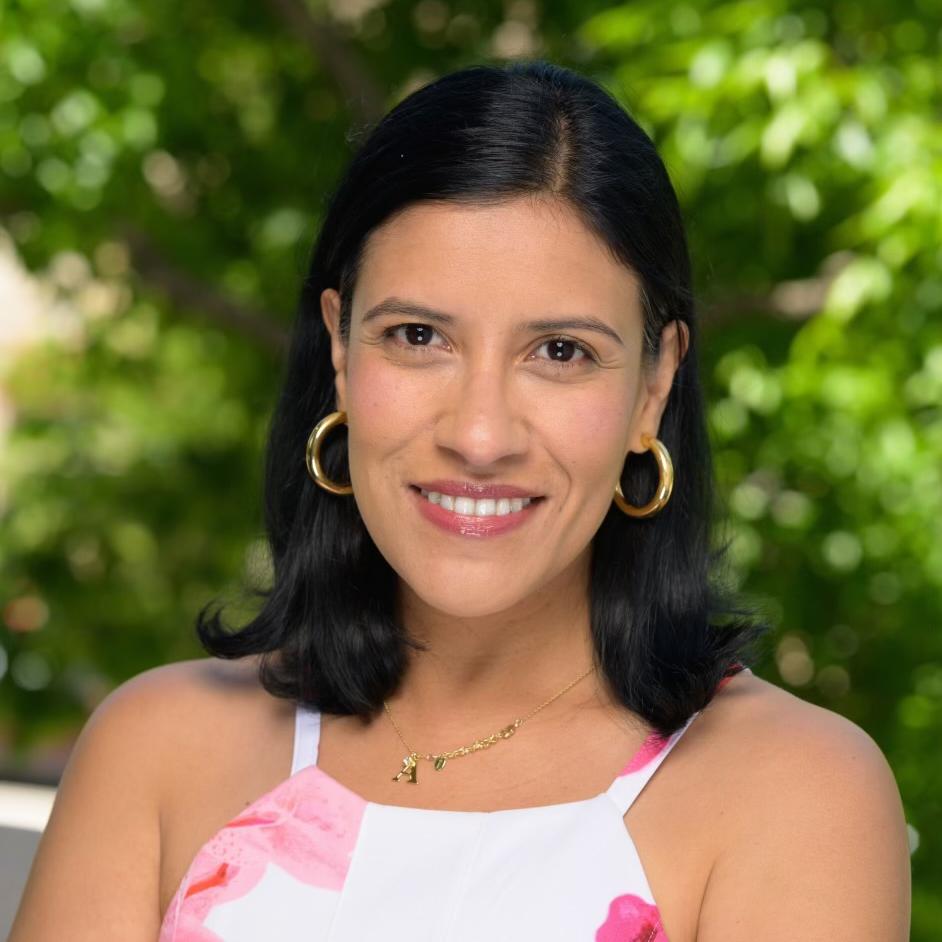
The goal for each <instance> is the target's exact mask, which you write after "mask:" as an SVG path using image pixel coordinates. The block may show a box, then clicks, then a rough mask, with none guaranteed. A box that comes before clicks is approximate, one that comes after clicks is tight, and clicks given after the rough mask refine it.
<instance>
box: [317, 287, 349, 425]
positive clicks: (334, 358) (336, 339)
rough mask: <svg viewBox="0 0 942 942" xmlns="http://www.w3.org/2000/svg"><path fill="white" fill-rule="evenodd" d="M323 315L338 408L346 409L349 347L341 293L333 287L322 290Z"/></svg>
mask: <svg viewBox="0 0 942 942" xmlns="http://www.w3.org/2000/svg"><path fill="white" fill-rule="evenodd" d="M321 316H322V317H323V318H324V324H325V325H326V326H327V331H328V333H329V334H330V361H331V363H332V364H333V366H334V374H335V377H334V385H335V386H336V389H337V408H338V409H340V410H342V411H344V412H345V411H346V408H345V406H344V403H345V402H346V397H347V347H346V345H345V344H344V342H343V339H342V338H341V336H340V294H339V293H338V292H337V291H336V290H334V289H333V288H325V289H324V290H323V291H322V292H321Z"/></svg>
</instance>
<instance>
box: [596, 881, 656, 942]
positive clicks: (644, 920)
mask: <svg viewBox="0 0 942 942" xmlns="http://www.w3.org/2000/svg"><path fill="white" fill-rule="evenodd" d="M595 942H667V936H666V935H665V933H664V929H663V928H662V927H661V916H660V913H658V911H657V907H656V906H655V905H654V904H653V903H648V902H646V901H645V900H643V899H642V898H641V897H640V896H636V895H635V894H634V893H625V894H623V895H622V896H616V897H615V899H613V900H612V901H611V903H610V904H609V907H608V918H607V919H606V920H605V922H604V923H602V925H601V926H599V928H598V930H597V931H596V933H595Z"/></svg>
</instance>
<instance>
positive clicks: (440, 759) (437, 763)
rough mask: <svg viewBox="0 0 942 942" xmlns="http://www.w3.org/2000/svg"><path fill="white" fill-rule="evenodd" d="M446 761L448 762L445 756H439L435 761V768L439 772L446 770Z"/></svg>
mask: <svg viewBox="0 0 942 942" xmlns="http://www.w3.org/2000/svg"><path fill="white" fill-rule="evenodd" d="M445 761H446V760H445V757H444V756H439V757H438V758H437V759H436V760H435V768H436V769H438V770H441V769H443V768H445Z"/></svg>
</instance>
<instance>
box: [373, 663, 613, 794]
mask: <svg viewBox="0 0 942 942" xmlns="http://www.w3.org/2000/svg"><path fill="white" fill-rule="evenodd" d="M594 669H595V665H594V664H593V665H592V667H590V668H589V669H588V670H587V671H586V672H585V673H584V674H580V676H578V677H577V678H576V679H575V680H573V681H571V682H570V683H568V684H566V686H565V687H563V689H562V690H560V691H559V693H557V694H555V695H554V696H552V697H550V698H549V700H547V701H546V702H545V703H541V704H540V705H539V706H538V707H537V708H536V709H535V710H531V711H530V712H529V713H528V714H527V715H526V716H525V717H524V718H523V719H517V720H514V721H513V722H512V723H511V724H510V725H509V726H505V727H504V728H503V729H502V730H499V731H498V732H496V733H492V734H491V735H490V736H487V737H485V738H484V739H476V740H475V741H474V742H473V743H471V745H470V746H462V747H461V748H460V749H453V750H452V751H451V752H439V753H435V754H431V753H426V754H425V755H424V756H423V755H421V754H420V753H418V752H414V751H413V750H412V749H410V748H409V744H408V743H407V742H406V741H405V739H404V738H403V736H402V731H401V730H400V729H399V727H398V726H397V725H396V721H395V720H394V719H393V715H392V713H390V712H389V706H388V704H387V703H386V701H385V700H384V701H383V707H384V708H385V710H386V713H387V714H389V719H390V720H391V722H392V724H393V727H395V730H396V734H397V735H398V736H399V739H400V740H401V741H402V744H403V745H404V746H405V747H406V751H407V753H408V755H406V757H405V758H404V759H403V760H402V768H401V769H400V770H399V771H398V772H397V773H396V775H394V776H393V779H392V780H393V781H394V782H398V781H399V780H400V779H401V778H402V776H403V775H406V776H408V778H407V779H406V781H408V782H411V783H412V784H413V785H416V784H418V783H417V781H416V774H417V767H418V761H419V759H426V760H428V761H429V762H433V763H434V764H435V769H436V771H441V770H442V769H443V768H445V763H446V762H447V761H448V760H449V759H455V758H457V757H458V756H466V755H468V754H469V753H471V752H477V751H478V750H479V749H488V748H489V747H491V746H493V745H494V743H496V742H499V741H500V740H501V739H510V737H511V736H513V734H514V733H515V732H516V731H517V728H518V727H519V726H521V725H522V724H523V723H525V722H526V721H527V720H528V719H530V717H531V716H533V715H534V714H536V713H539V712H540V710H542V709H543V707H546V706H549V705H550V704H551V703H552V702H553V701H554V700H555V699H556V698H557V697H561V696H562V695H563V694H564V693H565V692H566V691H567V690H569V688H570V687H574V686H575V685H576V684H577V683H579V681H580V680H582V678H583V677H587V676H588V675H589V674H591V673H592V671H593V670H594Z"/></svg>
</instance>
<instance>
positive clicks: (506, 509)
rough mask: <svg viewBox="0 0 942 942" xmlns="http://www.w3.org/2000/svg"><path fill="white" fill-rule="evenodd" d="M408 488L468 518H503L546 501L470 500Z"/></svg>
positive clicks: (524, 498) (518, 498) (513, 499)
mask: <svg viewBox="0 0 942 942" xmlns="http://www.w3.org/2000/svg"><path fill="white" fill-rule="evenodd" d="M409 488H410V489H411V490H412V491H414V492H415V493H416V494H418V495H420V496H421V497H422V499H423V500H427V501H428V502H429V503H431V504H437V505H438V506H440V507H441V508H442V509H443V510H448V511H451V512H452V513H454V514H458V515H461V516H468V517H505V516H508V515H511V514H515V513H520V512H521V511H522V510H524V509H525V508H527V507H529V506H531V505H532V504H537V503H540V502H541V501H543V500H545V499H546V498H545V497H542V496H539V497H478V498H472V497H464V496H456V495H453V494H443V493H439V492H437V491H427V490H425V489H424V488H420V487H417V486H416V485H414V484H410V485H409Z"/></svg>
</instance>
